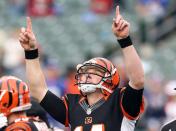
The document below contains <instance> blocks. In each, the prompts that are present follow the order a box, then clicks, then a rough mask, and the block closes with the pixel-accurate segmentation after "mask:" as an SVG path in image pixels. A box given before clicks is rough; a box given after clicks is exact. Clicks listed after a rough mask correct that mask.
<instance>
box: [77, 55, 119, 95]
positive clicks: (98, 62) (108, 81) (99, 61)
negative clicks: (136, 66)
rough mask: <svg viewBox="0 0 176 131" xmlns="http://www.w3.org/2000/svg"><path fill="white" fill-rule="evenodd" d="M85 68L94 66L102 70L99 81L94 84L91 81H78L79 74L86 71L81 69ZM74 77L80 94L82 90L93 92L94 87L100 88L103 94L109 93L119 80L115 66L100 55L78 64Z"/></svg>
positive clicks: (82, 92)
mask: <svg viewBox="0 0 176 131" xmlns="http://www.w3.org/2000/svg"><path fill="white" fill-rule="evenodd" d="M85 68H95V69H97V70H101V71H102V72H104V75H103V76H100V77H101V81H99V83H96V84H94V85H93V83H92V84H91V83H86V82H85V83H82V82H80V81H79V79H80V78H79V77H80V76H81V74H86V72H84V71H83V70H85ZM94 75H96V74H94ZM75 78H76V82H77V83H76V84H77V85H78V88H79V90H80V92H81V94H84V92H94V91H95V90H96V88H100V89H101V91H102V93H103V94H104V95H109V94H111V93H112V92H113V91H114V90H115V88H116V87H117V86H118V85H119V82H120V77H119V74H118V71H117V68H116V67H115V66H114V65H113V64H112V62H111V61H109V60H107V59H105V58H101V57H96V58H92V59H90V60H88V61H85V62H84V63H83V64H78V65H77V74H76V76H75Z"/></svg>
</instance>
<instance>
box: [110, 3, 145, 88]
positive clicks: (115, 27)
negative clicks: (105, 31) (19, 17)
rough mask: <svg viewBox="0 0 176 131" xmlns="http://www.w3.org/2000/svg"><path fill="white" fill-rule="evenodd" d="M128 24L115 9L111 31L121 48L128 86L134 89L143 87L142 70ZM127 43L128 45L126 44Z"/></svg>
mask: <svg viewBox="0 0 176 131" xmlns="http://www.w3.org/2000/svg"><path fill="white" fill-rule="evenodd" d="M129 30H130V24H129V23H128V22H127V21H126V20H124V19H123V17H122V16H121V15H120V11H119V6H117V8H116V18H115V19H114V20H113V24H112V31H113V33H114V35H115V36H116V37H117V39H118V41H119V43H120V46H121V48H122V52H123V56H124V62H125V69H126V72H127V75H128V77H129V80H130V81H129V85H130V86H131V87H132V88H134V89H137V90H139V89H142V88H143V87H144V70H143V67H142V63H141V60H140V58H139V56H138V54H137V52H136V49H135V48H134V46H133V45H132V42H131V41H130V38H129ZM125 38H126V39H125ZM126 41H128V42H129V43H126Z"/></svg>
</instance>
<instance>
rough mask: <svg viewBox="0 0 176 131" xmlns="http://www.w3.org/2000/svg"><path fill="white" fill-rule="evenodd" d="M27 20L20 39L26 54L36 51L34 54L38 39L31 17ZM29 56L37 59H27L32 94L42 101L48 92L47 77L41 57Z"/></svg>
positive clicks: (27, 72)
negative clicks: (43, 71) (42, 67)
mask: <svg viewBox="0 0 176 131" xmlns="http://www.w3.org/2000/svg"><path fill="white" fill-rule="evenodd" d="M26 22H27V26H26V28H21V32H20V36H19V41H20V44H21V46H22V47H23V48H24V50H25V54H26V53H29V52H30V51H34V54H35V55H37V53H38V52H37V40H36V37H35V35H34V33H33V31H32V23H31V19H30V18H29V17H27V19H26ZM28 57H36V58H35V59H25V61H26V74H27V80H28V84H29V87H30V91H31V95H32V96H33V97H34V98H36V99H37V100H38V101H39V102H40V101H41V100H42V99H43V98H44V96H45V94H46V92H47V86H46V82H45V78H44V75H43V73H42V70H41V67H40V62H39V58H38V57H37V56H32V55H31V56H28Z"/></svg>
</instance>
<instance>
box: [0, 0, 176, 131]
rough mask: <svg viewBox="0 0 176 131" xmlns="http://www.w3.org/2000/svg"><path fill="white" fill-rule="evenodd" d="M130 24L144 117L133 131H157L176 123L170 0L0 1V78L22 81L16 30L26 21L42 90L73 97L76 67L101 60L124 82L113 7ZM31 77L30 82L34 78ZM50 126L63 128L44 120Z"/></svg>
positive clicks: (175, 29)
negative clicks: (36, 46) (138, 61)
mask: <svg viewBox="0 0 176 131" xmlns="http://www.w3.org/2000/svg"><path fill="white" fill-rule="evenodd" d="M117 4H119V5H120V9H121V12H122V15H123V16H124V17H125V18H127V19H128V20H129V22H130V23H131V36H132V37H133V39H134V45H135V46H136V47H137V49H138V52H139V53H140V56H141V58H142V61H143V65H144V70H145V75H146V82H145V86H146V87H145V91H144V95H145V100H146V111H145V113H144V115H143V116H142V117H141V119H140V121H139V123H138V129H136V130H137V131H158V130H159V129H160V127H161V125H163V123H165V122H167V121H170V120H172V119H174V118H176V92H174V90H173V89H174V88H176V77H175V76H176V75H175V73H176V61H175V59H176V45H175V42H176V37H175V36H176V24H175V23H176V8H175V7H176V1H174V0H133V1H132V0H119V1H117V0H114V1H113V0H4V1H0V17H1V20H0V76H3V75H15V76H17V77H19V78H21V79H23V80H26V79H25V67H24V54H23V49H22V48H21V47H20V44H19V43H18V35H19V29H20V27H21V26H24V25H25V17H26V16H27V15H28V16H31V18H32V20H33V30H34V32H35V34H36V35H37V38H38V42H39V45H40V50H41V54H40V57H41V60H42V62H43V69H44V71H45V76H46V78H47V84H48V87H49V89H50V90H51V91H53V92H54V93H55V94H56V95H58V96H62V95H64V94H65V93H78V90H77V88H76V87H75V86H74V73H75V71H76V68H75V67H76V64H78V63H81V62H83V61H84V60H85V59H87V58H91V57H95V56H103V57H107V58H109V59H111V60H112V61H113V62H114V63H115V64H116V65H117V67H118V69H119V72H120V76H121V80H122V81H121V84H120V86H121V87H122V86H123V85H125V84H126V82H127V81H128V78H127V76H126V74H125V70H124V67H123V64H120V65H119V63H123V62H122V58H121V56H122V55H121V52H120V49H119V46H118V44H117V43H116V40H115V38H114V37H113V35H112V32H111V24H112V19H113V16H114V14H113V13H112V12H114V11H113V10H114V7H115V6H116V5H117ZM34 77H35V76H34ZM48 118H49V121H50V124H51V125H52V126H54V127H58V128H63V126H62V125H60V124H59V123H57V122H56V121H54V120H53V119H52V118H51V117H49V116H48Z"/></svg>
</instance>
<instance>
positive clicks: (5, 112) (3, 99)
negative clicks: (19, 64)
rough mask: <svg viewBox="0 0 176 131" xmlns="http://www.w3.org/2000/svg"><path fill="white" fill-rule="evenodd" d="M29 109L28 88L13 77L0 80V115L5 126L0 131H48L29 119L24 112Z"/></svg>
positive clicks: (42, 125)
mask: <svg viewBox="0 0 176 131" xmlns="http://www.w3.org/2000/svg"><path fill="white" fill-rule="evenodd" d="M30 108H31V103H30V96H29V88H28V86H27V85H26V84H25V83H24V82H23V81H21V80H20V79H18V78H16V77H13V76H4V77H2V78H0V114H1V116H4V117H3V119H5V118H7V120H6V121H4V122H5V123H6V124H5V125H4V127H1V129H0V130H1V131H48V128H47V125H46V124H45V123H44V122H42V121H40V120H36V119H30V118H28V117H27V116H26V113H25V111H26V110H28V109H30Z"/></svg>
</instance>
